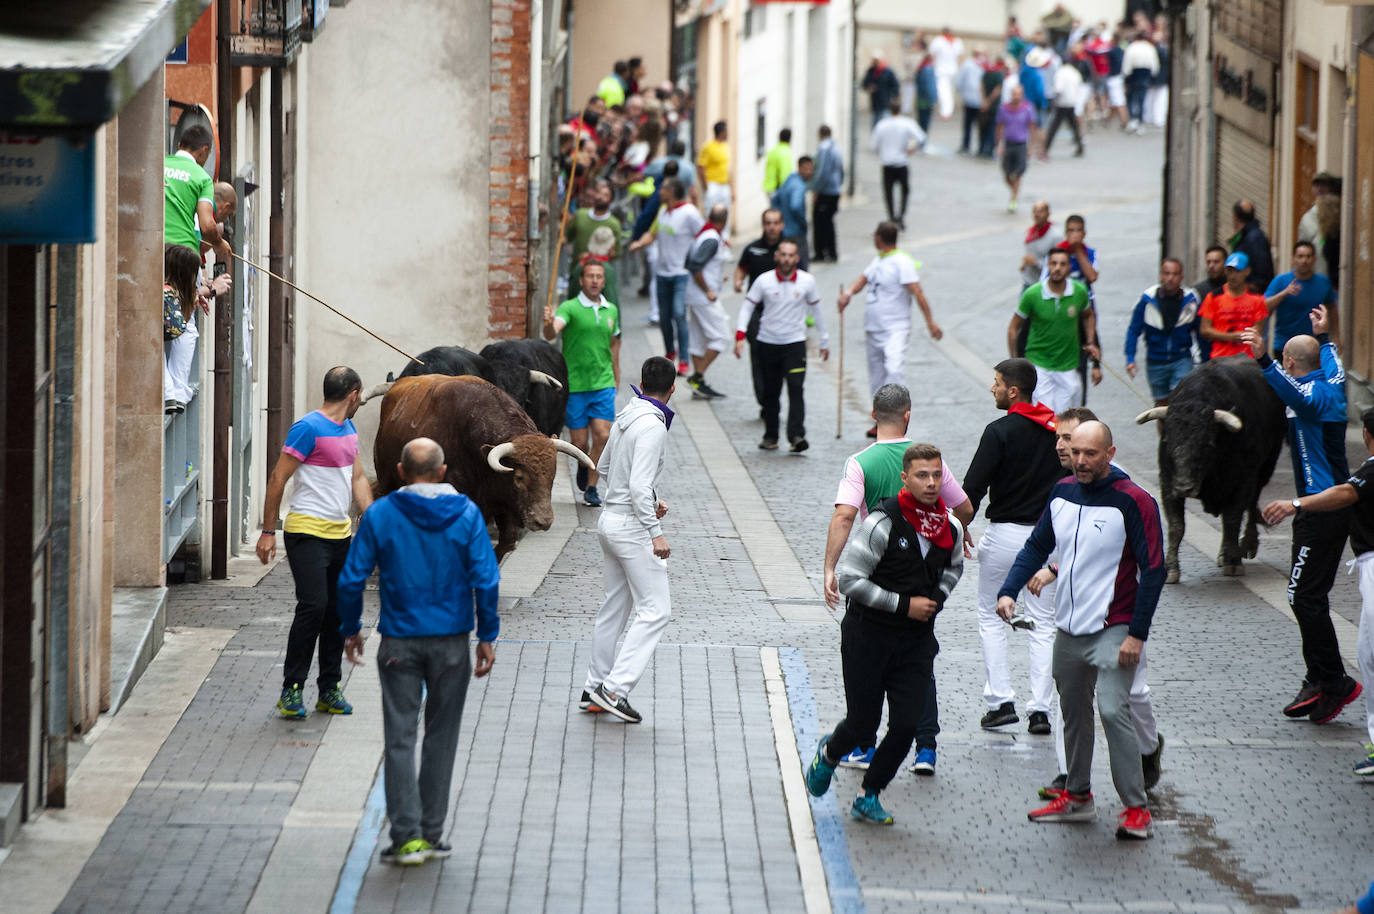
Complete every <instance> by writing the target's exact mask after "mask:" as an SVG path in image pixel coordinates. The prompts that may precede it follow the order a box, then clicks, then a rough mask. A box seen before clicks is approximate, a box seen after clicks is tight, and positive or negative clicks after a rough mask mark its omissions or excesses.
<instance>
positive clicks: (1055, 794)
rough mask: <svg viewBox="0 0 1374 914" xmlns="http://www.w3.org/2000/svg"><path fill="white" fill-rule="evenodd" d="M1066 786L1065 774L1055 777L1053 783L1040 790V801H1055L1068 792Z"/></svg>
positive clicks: (1067, 779)
mask: <svg viewBox="0 0 1374 914" xmlns="http://www.w3.org/2000/svg"><path fill="white" fill-rule="evenodd" d="M1068 785H1069V776H1068V775H1067V774H1060V775H1056V776H1055V778H1054V780H1053V781H1050V782H1049V783H1048V784H1046V785H1045V786H1044V787H1041V788H1040V799H1042V800H1057V799H1059V798H1060V797H1062V796H1063V795H1064V794H1066V793H1068V792H1069V786H1068Z"/></svg>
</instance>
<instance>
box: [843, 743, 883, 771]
mask: <svg viewBox="0 0 1374 914" xmlns="http://www.w3.org/2000/svg"><path fill="white" fill-rule="evenodd" d="M877 751H878V750H877V749H876V748H875V747H871V746H870V747H869V748H867V749H865V748H863V747H862V746H860V747H859V748H857V749H855V750H854V751H853V752H851V753H849V754H848V755H846V756H845V757H844V758H842V759H840V767H841V768H858V769H860V770H862V771H867V770H868V766H869V765H871V764H873V753H874V752H877Z"/></svg>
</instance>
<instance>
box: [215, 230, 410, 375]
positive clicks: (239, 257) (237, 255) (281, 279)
mask: <svg viewBox="0 0 1374 914" xmlns="http://www.w3.org/2000/svg"><path fill="white" fill-rule="evenodd" d="M229 253H230V254H233V255H234V259H235V260H241V261H243V262H244V263H246V264H248V266H250V267H252V268H253V269H255V270H261V271H262V272H264V273H266V274H267V275H268V276H270V277H272V278H273V279H275V280H276V281H277V282H282V283H286V284H287V285H288V286H290V287H291V288H293V289H295V290H296V291H297V292H299V293H301V294H302V295H304V296H305V297H306V298H310V299H314V300H315V301H317V302H319V303H320V304H322V305H324V306H325V307H326V308H328V309H329V310H330V311H333V312H334V313H335V314H337V315H338V316H339V317H341V318H343V319H344V320H346V321H348V322H349V323H350V324H352V325H353V326H355V327H357V328H358V329H359V330H361V331H362V332H363V333H366V334H367V335H368V336H370V337H372V338H373V339H374V340H376V341H377V342H379V343H381V344H382V345H383V346H389V347H390V348H392V349H395V350H396V351H397V352H399V353H400V354H401V355H403V356H405V357H406V358H408V359H410V360H411V361H412V362H419V363H420V364H421V365H423V364H425V363H424V362H420V360H419V359H417V358H415V356H413V355H411V354H410V353H408V352H406V351H405V350H404V349H402V348H401V347H400V346H397V345H396V344H395V343H391V342H388V341H387V340H385V339H383V338H382V337H380V336H378V335H377V334H375V333H373V332H372V331H371V330H369V329H367V328H366V327H364V326H363V325H362V324H360V323H358V322H357V321H355V320H354V319H353V318H351V317H349V316H348V315H347V314H344V313H343V312H342V311H340V310H339V309H338V308H335V307H334V306H333V305H331V304H330V303H329V302H327V301H325V300H324V299H323V298H320V297H319V296H318V295H311V294H310V293H309V292H307V291H305V290H304V289H302V288H301V287H300V286H298V285H296V284H295V283H294V282H292V281H291V280H289V279H287V278H286V277H284V276H278V275H277V274H276V273H273V272H272V271H271V270H269V269H267V267H264V266H259V265H258V264H256V263H254V262H253V261H251V260H249V259H248V258H247V257H244V256H243V255H242V254H240V253H238V252H237V251H230V252H229Z"/></svg>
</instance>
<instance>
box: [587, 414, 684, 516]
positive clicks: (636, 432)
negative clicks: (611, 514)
mask: <svg viewBox="0 0 1374 914" xmlns="http://www.w3.org/2000/svg"><path fill="white" fill-rule="evenodd" d="M672 416H673V411H672V410H670V409H669V408H668V407H667V406H664V405H663V404H661V403H659V402H658V401H656V400H651V399H649V398H648V397H645V396H642V395H641V396H637V397H635V398H634V399H633V400H631V401H630V402H629V403H627V404H625V408H624V409H622V410H621V411H620V415H618V416H616V417H615V424H614V425H612V426H611V436H610V437H609V438H608V439H606V446H605V447H604V448H603V449H602V451H601V460H600V462H599V463H597V465H596V471H597V472H598V473H600V474H601V478H602V482H603V485H604V489H603V493H602V496H601V497H602V501H603V503H604V505H605V507H606V508H608V509H614V508H619V509H620V510H621V511H622V512H623V511H624V510H626V509H627V508H628V509H629V510H630V513H632V514H634V515H635V517H637V518H639V522H640V523H642V524H643V525H644V529H645V530H647V531H648V532H649V536H651V537H653V536H662V535H663V527H662V525H660V524H659V522H658V517H657V516H655V515H656V512H657V508H658V476H659V474H660V473H662V472H663V456H664V452H665V451H666V450H667V443H668V423H669V422H670V421H671V419H672Z"/></svg>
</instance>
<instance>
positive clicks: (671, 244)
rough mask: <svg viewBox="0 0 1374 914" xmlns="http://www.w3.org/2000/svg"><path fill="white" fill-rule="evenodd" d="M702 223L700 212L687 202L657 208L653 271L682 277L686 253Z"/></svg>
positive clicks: (685, 264) (703, 220) (703, 223)
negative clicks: (655, 249) (656, 249)
mask: <svg viewBox="0 0 1374 914" xmlns="http://www.w3.org/2000/svg"><path fill="white" fill-rule="evenodd" d="M705 224H706V220H705V219H703V218H702V217H701V211H700V210H698V209H697V208H696V207H695V206H693V205H692V204H690V203H679V204H677V205H675V206H673V207H672V208H671V209H670V208H669V207H666V206H665V207H664V208H663V209H661V210H659V211H658V221H657V222H655V223H654V238H655V240H656V241H657V242H658V261H657V263H655V264H654V272H655V273H657V274H658V275H659V276H684V275H686V273H687V254H688V253H689V252H690V251H691V250H692V242H693V241H695V240H696V235H697V232H699V231H701V227H702V226H703V225H705Z"/></svg>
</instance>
